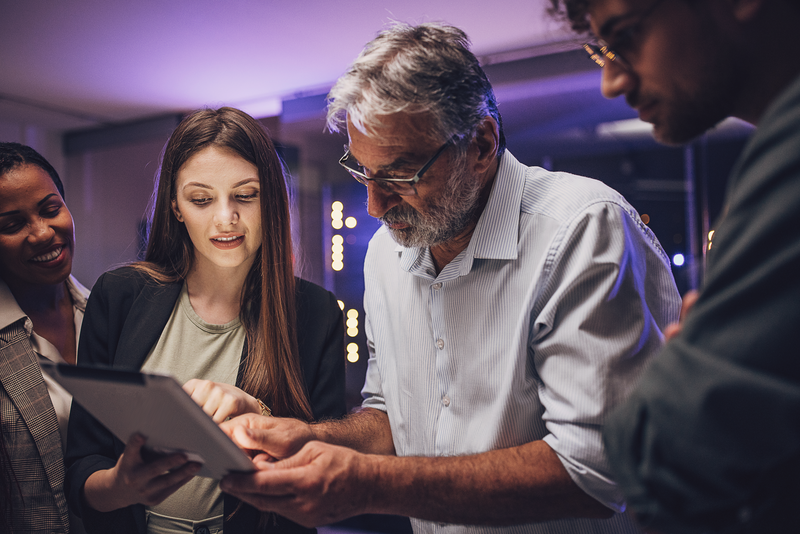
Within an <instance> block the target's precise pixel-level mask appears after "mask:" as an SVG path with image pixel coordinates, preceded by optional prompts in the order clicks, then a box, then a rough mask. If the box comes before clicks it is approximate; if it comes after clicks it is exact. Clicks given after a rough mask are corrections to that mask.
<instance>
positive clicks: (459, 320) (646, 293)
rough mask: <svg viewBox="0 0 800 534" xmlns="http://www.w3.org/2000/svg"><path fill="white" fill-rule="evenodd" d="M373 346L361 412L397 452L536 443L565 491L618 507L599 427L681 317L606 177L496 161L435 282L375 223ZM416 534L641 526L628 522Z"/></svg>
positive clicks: (659, 255) (644, 233)
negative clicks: (565, 483) (478, 209)
mask: <svg viewBox="0 0 800 534" xmlns="http://www.w3.org/2000/svg"><path fill="white" fill-rule="evenodd" d="M364 278H365V296H364V308H365V310H366V325H365V326H366V332H367V339H368V345H369V351H370V358H369V363H368V369H367V377H366V382H365V385H364V389H363V391H362V394H363V396H364V401H363V406H365V407H371V408H377V409H379V410H383V411H385V412H386V413H387V414H388V417H389V422H390V425H391V430H392V438H393V440H394V446H395V451H396V453H397V455H398V456H454V455H465V454H474V453H480V452H484V451H489V450H493V449H501V448H506V447H513V446H517V445H521V444H524V443H527V442H530V441H534V440H544V441H545V442H546V443H547V444H548V445H549V446H550V447H551V448H552V449H553V450H554V451H555V452H556V454H557V455H558V457H559V458H560V460H561V462H562V464H563V465H564V467H565V469H566V470H567V472H568V473H569V475H570V476H571V477H572V479H573V480H574V482H575V483H576V484H577V485H578V486H579V487H580V488H582V489H583V490H584V491H585V492H586V493H588V494H589V495H591V496H592V497H594V498H595V499H597V500H598V501H600V502H602V503H603V504H605V505H606V506H608V507H609V508H611V509H613V510H614V511H616V512H622V511H624V508H625V503H624V500H623V497H622V494H621V493H620V491H619V489H618V487H617V485H616V484H615V483H614V480H613V478H612V474H611V471H610V468H609V466H608V463H607V461H606V459H605V455H604V451H603V443H602V440H601V428H602V425H603V423H604V421H605V419H606V417H607V415H608V413H609V411H610V410H612V409H613V408H614V407H615V406H616V405H618V404H619V403H620V402H621V401H622V400H623V399H625V398H626V397H627V395H628V394H629V392H630V391H631V389H632V388H633V386H634V385H635V383H636V382H637V380H638V379H639V377H640V376H641V374H642V372H643V371H644V369H645V367H646V366H647V364H648V363H649V361H650V358H651V357H652V356H653V355H655V354H656V353H657V351H658V350H659V348H660V347H661V345H662V343H663V336H662V330H663V328H664V327H665V326H666V325H667V324H669V323H671V322H674V321H676V320H677V319H678V312H679V308H680V296H679V294H678V291H677V289H676V287H675V283H674V280H673V278H672V274H671V271H670V266H669V260H668V258H667V256H666V254H665V253H664V251H663V250H662V248H661V246H660V244H659V243H658V240H657V239H656V237H655V236H654V235H653V233H652V232H651V231H650V229H649V228H647V226H645V225H644V223H642V221H641V219H640V218H639V216H638V214H637V213H636V211H635V210H634V209H633V208H632V207H631V206H630V205H629V204H628V203H627V202H626V201H625V199H624V198H623V197H622V196H621V195H620V194H619V193H617V192H616V191H614V190H612V189H610V188H609V187H607V186H605V185H604V184H602V183H601V182H598V181H596V180H591V179H588V178H583V177H580V176H574V175H571V174H566V173H556V172H549V171H546V170H544V169H541V168H536V167H527V166H525V165H522V164H521V163H519V162H518V161H517V160H516V159H515V158H514V157H513V156H512V155H511V154H510V153H509V152H508V151H506V153H505V154H504V155H503V156H502V159H501V162H500V166H499V170H498V173H497V176H496V178H495V182H494V184H493V186H492V192H491V195H490V197H489V200H488V203H487V205H486V207H485V209H484V211H483V213H482V215H481V217H480V220H479V221H478V224H477V226H476V228H475V231H474V234H473V235H472V239H471V241H470V243H469V245H468V246H467V248H466V249H465V250H464V251H463V252H461V254H459V255H458V256H457V257H456V258H455V259H454V260H453V261H451V262H450V263H449V264H447V265H446V266H445V267H444V269H442V271H441V272H440V273H439V274H438V275H437V274H436V272H435V269H434V265H433V261H432V257H431V255H430V251H429V249H427V248H404V247H402V246H399V245H397V244H396V243H395V242H394V240H393V239H392V238H391V235H390V234H389V233H388V232H387V231H386V230H385V228H381V229H380V230H379V231H378V232H377V233H376V234H375V236H374V237H373V238H372V240H371V242H370V245H369V250H368V252H367V257H366V260H365V265H364ZM412 525H413V527H414V530H415V532H430V533H436V534H444V533H456V532H458V533H467V532H469V533H473V532H474V533H504V534H506V533H509V534H510V533H571V534H574V533H590V532H591V533H595V532H609V533H610V532H635V531H636V528H635V526H634V525H633V524H632V522H631V520H630V519H629V517H628V516H627V515H625V514H622V513H616V514H614V516H613V517H612V518H611V519H607V520H592V519H564V520H557V521H550V522H544V523H538V524H526V525H517V526H511V527H469V526H463V525H448V524H442V523H434V522H429V521H421V520H415V519H412Z"/></svg>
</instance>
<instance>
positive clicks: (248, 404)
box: [183, 378, 261, 424]
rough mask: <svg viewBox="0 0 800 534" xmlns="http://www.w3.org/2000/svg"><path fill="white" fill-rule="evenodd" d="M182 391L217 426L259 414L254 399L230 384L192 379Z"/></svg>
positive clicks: (259, 408) (259, 409)
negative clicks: (234, 419)
mask: <svg viewBox="0 0 800 534" xmlns="http://www.w3.org/2000/svg"><path fill="white" fill-rule="evenodd" d="M183 390H184V391H185V392H186V393H188V394H189V395H190V396H191V397H192V400H193V401H195V402H196V403H197V404H199V405H200V407H201V408H202V409H203V411H204V412H206V413H207V414H208V415H209V416H210V417H211V418H212V419H213V420H214V422H215V423H217V424H219V423H221V422H223V421H224V420H226V419H227V418H229V417H236V416H237V415H242V414H245V413H255V414H261V406H260V405H259V404H258V401H257V400H256V398H255V397H253V396H252V395H248V394H247V393H245V392H244V391H242V390H241V389H239V388H237V387H236V386H231V385H230V384H223V383H221V382H212V381H211V380H198V379H196V378H193V379H191V380H189V381H188V382H186V383H185V384H184V385H183Z"/></svg>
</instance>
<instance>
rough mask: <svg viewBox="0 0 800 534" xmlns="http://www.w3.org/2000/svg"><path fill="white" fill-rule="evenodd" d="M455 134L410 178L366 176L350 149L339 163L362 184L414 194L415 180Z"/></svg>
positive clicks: (365, 171)
mask: <svg viewBox="0 0 800 534" xmlns="http://www.w3.org/2000/svg"><path fill="white" fill-rule="evenodd" d="M456 139H457V136H455V135H454V136H453V137H451V138H450V140H449V141H447V142H446V143H445V144H443V145H442V147H441V148H440V149H439V150H437V151H436V153H435V154H434V155H433V157H432V158H431V159H429V160H428V163H426V164H425V165H423V166H422V168H421V169H420V170H418V171H417V173H416V174H414V176H412V177H410V178H396V177H392V176H389V177H376V178H371V177H369V176H367V172H368V170H367V168H366V167H364V166H363V165H361V164H360V163H359V162H358V160H357V159H356V158H354V157H353V155H352V154H351V153H350V150H349V149H347V151H346V152H345V153H344V156H342V157H341V158H340V159H339V165H341V166H342V167H344V168H345V170H347V172H349V173H350V175H351V176H352V177H353V178H355V179H356V180H358V181H359V182H361V183H362V184H364V185H368V184H369V183H370V182H373V183H375V184H377V185H378V186H380V187H381V188H382V189H383V190H384V191H386V192H387V193H391V194H393V195H414V194H416V193H417V189H416V185H417V182H419V181H420V179H421V178H422V175H423V174H425V172H426V171H427V170H428V169H430V168H431V166H432V165H433V164H434V163H436V160H437V159H439V156H441V155H442V152H444V151H445V149H446V148H447V147H449V146H450V145H452V144H453V143H454V142H455V140H456Z"/></svg>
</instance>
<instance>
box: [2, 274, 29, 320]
mask: <svg viewBox="0 0 800 534" xmlns="http://www.w3.org/2000/svg"><path fill="white" fill-rule="evenodd" d="M26 317H27V316H26V315H25V312H23V311H22V309H21V308H20V307H19V304H17V299H15V298H14V295H12V294H11V290H10V289H8V286H7V285H6V283H5V281H4V280H3V279H2V278H0V330H2V329H4V328H6V327H7V326H9V325H11V324H14V323H16V322H17V321H19V320H20V319H24V318H26ZM28 334H30V332H28Z"/></svg>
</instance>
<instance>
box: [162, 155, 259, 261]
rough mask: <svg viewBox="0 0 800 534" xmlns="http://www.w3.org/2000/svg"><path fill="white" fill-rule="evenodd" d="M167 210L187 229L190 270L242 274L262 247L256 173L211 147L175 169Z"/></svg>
mask: <svg viewBox="0 0 800 534" xmlns="http://www.w3.org/2000/svg"><path fill="white" fill-rule="evenodd" d="M175 190H176V198H175V200H173V201H172V210H173V212H174V213H175V216H176V217H177V218H178V220H179V221H181V222H183V223H184V224H185V225H186V230H187V231H188V232H189V237H190V238H191V239H192V244H193V245H194V251H195V268H197V269H203V268H209V267H211V268H224V269H234V270H238V269H244V270H245V271H248V270H249V269H250V266H251V265H252V264H253V260H254V259H255V255H256V253H257V252H258V248H259V247H260V246H261V208H260V200H259V195H260V194H261V186H260V183H259V180H258V169H257V168H256V166H255V165H253V164H252V163H250V162H248V161H246V160H245V159H243V158H242V157H240V156H239V155H238V154H236V153H235V152H233V151H231V150H228V149H224V148H218V147H215V146H210V147H207V148H204V149H203V150H201V151H200V152H197V153H196V154H194V155H193V156H192V157H190V158H189V159H188V160H187V161H186V163H184V164H183V166H182V167H181V168H180V169H179V170H178V174H177V177H176V183H175Z"/></svg>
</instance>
